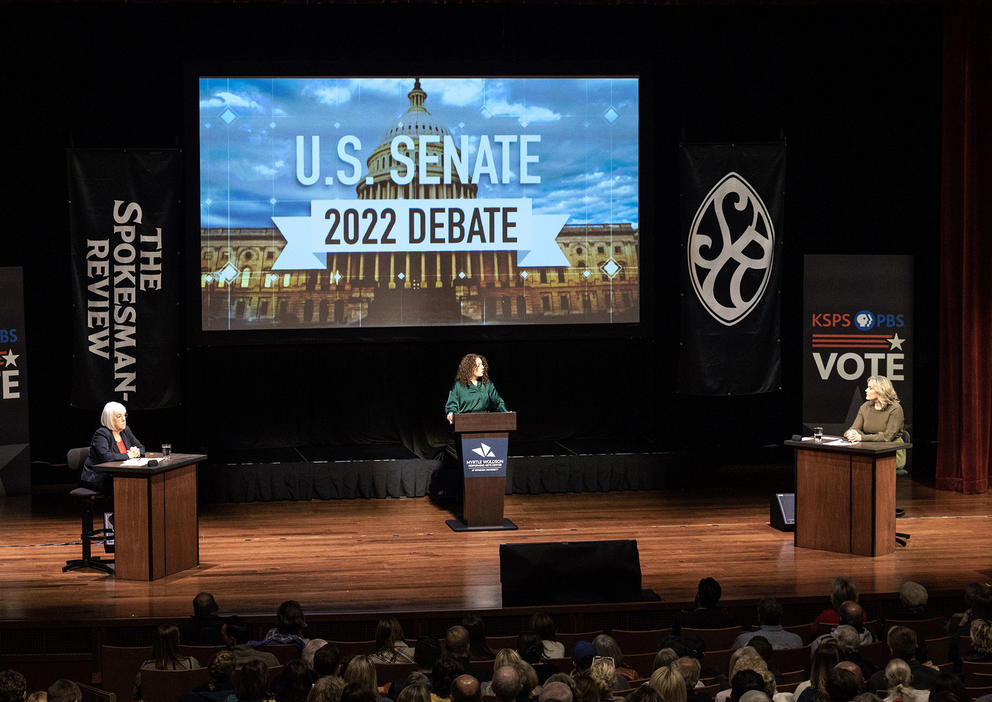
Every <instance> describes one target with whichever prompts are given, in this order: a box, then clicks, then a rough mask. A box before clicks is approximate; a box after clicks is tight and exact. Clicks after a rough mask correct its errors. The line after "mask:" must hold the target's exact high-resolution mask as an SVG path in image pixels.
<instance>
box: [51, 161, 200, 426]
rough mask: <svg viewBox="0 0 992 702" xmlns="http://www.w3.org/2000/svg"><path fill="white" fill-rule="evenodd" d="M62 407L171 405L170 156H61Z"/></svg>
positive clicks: (174, 285) (175, 335) (176, 217)
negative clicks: (68, 346) (67, 265)
mask: <svg viewBox="0 0 992 702" xmlns="http://www.w3.org/2000/svg"><path fill="white" fill-rule="evenodd" d="M68 166H69V196H70V234H71V255H72V280H73V314H74V319H73V326H74V329H73V331H74V334H73V382H72V397H71V402H72V404H73V405H74V406H76V407H83V408H88V409H97V408H100V407H102V406H103V405H104V403H106V402H108V401H110V400H116V401H118V402H123V403H125V404H126V405H127V406H128V408H133V409H155V408H161V407H171V406H174V405H176V404H178V403H179V400H180V383H179V350H180V341H181V340H180V323H181V320H180V310H179V299H180V291H179V286H180V285H181V276H180V271H179V255H178V253H179V247H180V241H181V221H182V220H181V216H180V210H179V192H180V187H181V175H180V159H179V152H178V151H176V150H151V149H145V150H142V149H138V150H131V149H127V150H125V149H71V150H69V152H68Z"/></svg>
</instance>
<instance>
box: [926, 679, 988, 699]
mask: <svg viewBox="0 0 992 702" xmlns="http://www.w3.org/2000/svg"><path fill="white" fill-rule="evenodd" d="M939 696H945V697H951V698H953V699H948V700H945V702H970V699H971V695H970V694H968V691H967V690H966V689H965V687H964V683H963V682H962V681H961V678H959V677H958V676H957V675H954V674H953V673H941V674H940V675H938V676H937V677H936V678H934V681H933V686H932V687H931V688H930V699H931V700H933V699H934V698H935V697H939ZM979 699H981V698H979Z"/></svg>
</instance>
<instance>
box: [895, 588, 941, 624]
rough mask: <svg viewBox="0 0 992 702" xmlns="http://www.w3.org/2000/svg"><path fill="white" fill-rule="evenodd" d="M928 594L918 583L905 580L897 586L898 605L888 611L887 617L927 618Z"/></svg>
mask: <svg viewBox="0 0 992 702" xmlns="http://www.w3.org/2000/svg"><path fill="white" fill-rule="evenodd" d="M929 598H930V595H929V593H927V589H926V588H925V587H923V586H922V585H920V584H919V583H916V582H913V581H912V580H907V581H906V582H904V583H903V584H902V585H900V586H899V606H898V607H896V609H895V610H893V611H892V612H890V613H889V616H888V618H889V619H903V620H919V619H929V618H930V617H931V616H932V615H931V614H930V612H928V611H927V601H928V600H929Z"/></svg>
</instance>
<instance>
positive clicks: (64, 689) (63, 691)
mask: <svg viewBox="0 0 992 702" xmlns="http://www.w3.org/2000/svg"><path fill="white" fill-rule="evenodd" d="M45 694H46V696H47V699H48V700H50V702H82V700H83V691H82V690H80V689H79V685H77V684H76V683H74V682H73V681H72V680H66V679H65V678H59V679H58V680H56V681H55V682H53V683H52V684H51V685H49V686H48V690H47V691H46V693H45ZM139 699H140V698H139Z"/></svg>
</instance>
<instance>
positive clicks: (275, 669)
mask: <svg viewBox="0 0 992 702" xmlns="http://www.w3.org/2000/svg"><path fill="white" fill-rule="evenodd" d="M285 669H286V666H284V665H274V666H272V667H271V668H269V684H270V685H271V684H272V681H273V680H275V679H276V678H278V677H279V673H281V672H282V671H284V670H285Z"/></svg>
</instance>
